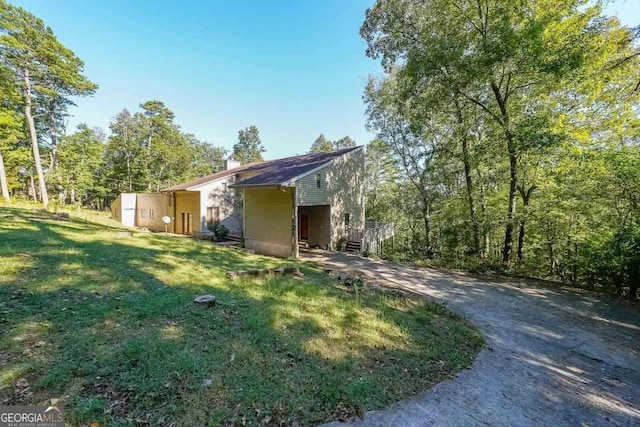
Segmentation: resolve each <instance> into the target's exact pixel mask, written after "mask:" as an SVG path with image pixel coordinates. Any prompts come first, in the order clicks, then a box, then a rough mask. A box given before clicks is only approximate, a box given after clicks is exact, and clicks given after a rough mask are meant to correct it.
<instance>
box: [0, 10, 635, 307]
mask: <svg viewBox="0 0 640 427" xmlns="http://www.w3.org/2000/svg"><path fill="white" fill-rule="evenodd" d="M354 31H357V28H355V29H354ZM360 34H361V36H362V38H363V40H364V41H365V42H366V52H363V54H366V55H367V56H369V57H370V58H372V60H376V61H379V62H380V65H381V71H380V73H379V74H378V75H375V76H371V77H370V78H369V81H368V83H367V84H366V88H365V89H364V94H363V101H364V103H365V106H366V115H367V126H368V128H369V130H370V131H371V132H372V134H374V135H375V138H374V139H373V140H372V141H371V142H370V143H368V144H367V163H366V186H367V208H366V211H367V219H369V220H378V221H392V222H395V224H396V239H395V241H394V244H393V245H391V244H390V242H389V244H388V245H387V247H386V250H385V252H384V253H383V256H384V257H386V258H390V259H395V260H398V261H404V262H416V261H418V262H422V263H425V264H427V265H444V266H447V267H458V268H463V269H468V270H472V271H478V272H498V273H509V274H517V275H523V276H529V277H536V278H543V279H549V280H553V281H559V282H563V283H568V284H576V285H581V286H586V287H590V288H597V289H601V290H604V291H606V292H611V293H614V294H617V295H622V294H626V295H627V296H629V297H631V298H636V295H637V289H638V285H639V282H640V120H639V119H640V118H639V116H638V115H639V112H640V110H639V100H640V45H639V44H640V28H629V27H625V26H623V25H622V24H621V23H620V22H619V20H618V19H617V18H616V17H611V16H608V15H606V14H605V13H604V12H603V3H602V2H599V1H590V0H537V1H533V0H524V1H520V2H504V1H502V0H461V1H457V2H451V1H449V0H429V1H417V0H378V1H377V2H375V4H374V5H373V6H372V7H371V8H370V9H368V10H367V11H366V14H365V17H364V22H363V24H362V26H361V28H360ZM96 90H98V85H97V84H96V83H94V82H92V81H90V80H89V78H88V77H87V76H85V75H84V64H83V62H82V60H81V59H80V58H78V57H77V56H76V55H75V54H74V53H73V52H72V51H71V50H69V49H68V48H66V47H65V46H64V45H62V44H61V43H60V42H59V41H58V40H57V38H56V36H55V35H54V33H53V31H52V30H51V29H50V28H49V27H47V26H46V25H45V23H44V22H43V21H42V20H40V19H39V18H37V17H35V16H33V15H32V14H31V13H29V12H28V11H25V10H24V9H21V8H18V7H14V6H12V5H10V4H8V3H6V2H5V1H4V0H0V95H1V96H0V181H1V184H2V195H3V197H4V199H5V200H6V201H10V200H11V199H12V198H18V199H19V198H30V199H33V200H34V201H39V202H41V203H42V204H43V205H45V206H47V205H48V204H49V203H50V202H51V203H55V204H75V205H82V206H85V207H90V208H95V209H105V208H106V207H108V204H109V203H110V201H111V200H113V199H114V198H115V196H117V194H119V193H120V192H125V191H133V192H136V191H138V192H143V191H159V190H160V189H162V188H165V187H167V186H170V185H172V184H175V183H177V182H181V181H184V180H188V179H190V178H195V177H198V176H203V175H206V174H210V173H213V172H216V171H218V170H220V169H221V168H222V167H223V162H224V160H225V159H226V158H227V157H228V156H231V157H233V158H235V159H236V160H238V161H240V162H242V163H246V162H250V161H254V160H260V159H262V155H263V153H264V151H265V148H264V146H263V145H262V142H261V140H260V135H259V131H258V129H257V128H256V127H255V126H248V127H247V128H245V129H243V130H240V131H239V133H238V141H237V143H236V145H235V146H234V147H233V150H232V152H231V153H229V152H227V151H226V150H225V149H224V148H222V147H217V146H214V145H212V144H209V143H207V142H204V141H200V140H198V139H197V138H196V137H195V136H194V135H193V134H190V133H188V132H186V131H185V130H183V129H181V128H180V127H179V126H178V125H177V124H176V123H175V121H174V120H175V117H174V114H173V112H172V111H171V110H170V109H169V108H168V107H167V106H166V105H165V104H164V103H163V102H162V101H159V100H149V101H146V102H142V103H141V104H140V105H139V106H138V107H139V110H140V111H138V112H135V113H133V114H132V113H131V112H130V111H129V110H127V109H124V110H122V111H121V112H114V115H115V116H114V118H113V120H112V122H111V124H110V126H109V130H108V133H107V132H105V131H104V130H101V129H97V128H93V127H91V125H90V124H84V125H80V126H78V127H77V129H73V130H69V129H66V122H67V117H68V114H69V109H70V108H71V107H72V106H73V105H74V103H73V100H74V99H77V97H82V96H90V95H92V94H93V93H95V91H96ZM123 107H127V106H123ZM128 107H129V108H135V107H136V106H128ZM248 119H250V118H248ZM352 145H355V141H353V140H352V139H351V138H349V137H348V136H347V137H344V138H342V139H340V140H337V141H330V140H328V139H327V138H325V137H324V136H323V135H320V136H319V137H318V138H317V139H316V140H315V141H313V142H312V141H306V142H305V141H302V142H301V146H300V147H299V148H298V149H297V151H298V152H300V151H302V152H304V151H307V150H309V151H311V152H316V151H327V150H332V149H337V148H341V147H345V146H352ZM308 147H310V148H308ZM292 154H295V153H292Z"/></svg>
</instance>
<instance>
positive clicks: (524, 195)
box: [517, 185, 536, 264]
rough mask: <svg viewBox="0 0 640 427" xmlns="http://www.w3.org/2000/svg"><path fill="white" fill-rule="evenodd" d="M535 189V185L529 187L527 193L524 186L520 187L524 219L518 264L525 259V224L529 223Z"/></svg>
mask: <svg viewBox="0 0 640 427" xmlns="http://www.w3.org/2000/svg"><path fill="white" fill-rule="evenodd" d="M535 189H536V186H535V185H532V186H531V187H529V189H528V190H527V191H525V190H524V185H522V186H519V187H518V191H519V192H520V196H522V219H521V220H520V230H519V231H518V251H517V257H518V264H520V263H521V262H522V259H523V258H524V235H525V224H526V222H527V213H528V211H529V201H530V200H531V194H532V193H533V191H534V190H535Z"/></svg>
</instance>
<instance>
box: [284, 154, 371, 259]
mask: <svg viewBox="0 0 640 427" xmlns="http://www.w3.org/2000/svg"><path fill="white" fill-rule="evenodd" d="M316 173H320V174H321V178H322V181H321V188H318V187H317V185H316ZM296 190H297V193H298V197H297V201H298V206H316V205H330V213H329V214H330V224H331V226H330V229H331V230H330V234H331V246H332V247H333V248H335V247H336V245H337V243H338V240H340V238H346V237H347V229H348V227H347V226H346V225H345V223H344V216H345V214H346V213H348V214H349V217H350V220H349V227H351V228H364V222H365V212H364V150H362V148H360V149H358V150H354V151H351V152H349V153H347V154H345V155H343V156H340V157H338V158H336V159H333V160H332V161H331V163H330V164H329V165H328V166H326V167H324V168H322V169H320V170H318V171H317V172H313V173H311V174H309V175H307V176H305V177H303V178H301V179H299V180H298V181H297V182H296Z"/></svg>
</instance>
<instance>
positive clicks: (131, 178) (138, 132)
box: [105, 109, 148, 192]
mask: <svg viewBox="0 0 640 427" xmlns="http://www.w3.org/2000/svg"><path fill="white" fill-rule="evenodd" d="M109 129H110V130H111V135H110V136H109V139H108V142H107V148H106V151H105V171H106V179H107V180H108V181H109V182H110V183H111V184H110V186H111V188H112V189H113V190H114V191H115V192H121V191H129V192H133V191H143V190H145V189H147V188H148V180H147V175H148V169H147V167H148V153H147V152H146V149H145V146H144V143H143V141H144V138H145V137H146V138H148V133H147V134H146V135H145V134H143V133H142V127H141V126H140V124H139V122H138V120H137V119H136V118H134V117H133V116H132V115H131V113H130V112H129V111H128V110H126V109H125V110H122V111H121V112H120V113H118V114H117V115H116V117H115V118H114V119H113V121H112V122H111V124H110V125H109Z"/></svg>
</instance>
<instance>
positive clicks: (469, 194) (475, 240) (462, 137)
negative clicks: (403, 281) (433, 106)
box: [455, 100, 480, 254]
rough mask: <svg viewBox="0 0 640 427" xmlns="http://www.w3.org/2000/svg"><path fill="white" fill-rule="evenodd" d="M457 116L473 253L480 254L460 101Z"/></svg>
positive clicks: (467, 142) (466, 140) (457, 105)
mask: <svg viewBox="0 0 640 427" xmlns="http://www.w3.org/2000/svg"><path fill="white" fill-rule="evenodd" d="M455 105H456V114H457V117H458V124H459V125H460V132H461V135H460V140H461V142H462V162H463V163H464V179H465V182H466V185H467V199H468V202H469V215H470V216H471V229H472V233H473V253H474V254H478V253H480V227H479V226H478V218H477V215H476V204H475V201H474V200H473V179H472V177H471V162H470V160H469V146H468V145H469V141H468V138H467V132H466V130H465V128H464V118H463V117H462V109H461V107H460V104H459V103H458V101H457V100H456V101H455Z"/></svg>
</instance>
